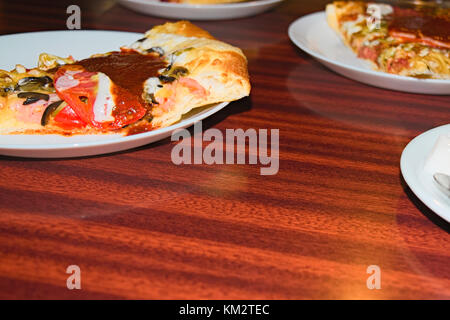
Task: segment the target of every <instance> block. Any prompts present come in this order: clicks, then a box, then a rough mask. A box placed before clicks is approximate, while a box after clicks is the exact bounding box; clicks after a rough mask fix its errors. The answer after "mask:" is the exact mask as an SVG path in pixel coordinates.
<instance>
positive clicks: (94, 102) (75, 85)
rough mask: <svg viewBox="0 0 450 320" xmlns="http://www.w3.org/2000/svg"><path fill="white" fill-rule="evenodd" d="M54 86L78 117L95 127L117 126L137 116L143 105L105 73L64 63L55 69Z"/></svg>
mask: <svg viewBox="0 0 450 320" xmlns="http://www.w3.org/2000/svg"><path fill="white" fill-rule="evenodd" d="M54 86H55V89H56V92H57V93H58V95H59V97H60V98H61V99H63V100H64V101H66V102H67V104H68V105H69V106H70V107H71V109H72V110H73V111H74V112H75V113H76V114H77V115H78V117H79V118H80V119H81V121H83V122H85V123H88V124H90V125H92V126H93V127H95V128H99V129H119V128H121V127H123V126H125V125H127V124H130V123H134V122H136V121H137V120H139V119H141V118H142V117H143V116H144V115H145V113H146V111H147V110H146V108H144V107H143V106H142V104H141V103H140V101H139V99H138V97H135V96H134V95H132V94H131V93H129V92H128V91H127V90H125V89H122V88H120V87H118V86H116V85H115V84H114V83H113V82H112V81H111V80H110V79H109V77H108V76H107V75H105V74H104V73H100V72H88V71H86V70H85V69H84V68H83V67H82V66H79V65H67V66H63V67H61V68H59V69H58V71H57V72H56V73H55V79H54Z"/></svg>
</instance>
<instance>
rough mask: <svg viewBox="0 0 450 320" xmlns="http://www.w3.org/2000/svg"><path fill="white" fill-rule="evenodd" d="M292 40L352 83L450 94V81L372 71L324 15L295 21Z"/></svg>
mask: <svg viewBox="0 0 450 320" xmlns="http://www.w3.org/2000/svg"><path fill="white" fill-rule="evenodd" d="M289 37H290V38H291V40H292V41H293V42H294V43H295V44H296V45H297V46H298V47H299V48H300V49H302V50H303V51H305V52H307V53H308V54H310V55H311V56H313V57H314V58H316V59H317V60H318V61H320V62H321V63H323V64H324V65H325V66H327V67H328V68H330V69H332V70H334V71H336V72H337V73H339V74H341V75H343V76H346V77H348V78H351V79H353V80H356V81H360V82H363V83H366V84H369V85H373V86H376V87H380V88H386V89H391V90H398V91H405V92H412V93H423V94H440V95H450V80H437V79H416V78H412V77H405V76H397V75H393V74H389V73H385V72H379V71H374V70H372V68H371V66H370V63H369V62H367V61H365V60H363V59H359V58H358V57H357V56H356V55H355V54H354V53H353V51H352V50H351V49H350V48H348V47H347V46H346V45H345V44H344V43H343V42H342V40H341V39H340V38H339V36H338V35H337V34H336V33H335V32H334V30H332V29H331V28H330V27H329V26H328V23H327V21H326V16H325V12H317V13H313V14H310V15H307V16H304V17H301V18H300V19H298V20H296V21H295V22H293V23H292V24H291V25H290V27H289Z"/></svg>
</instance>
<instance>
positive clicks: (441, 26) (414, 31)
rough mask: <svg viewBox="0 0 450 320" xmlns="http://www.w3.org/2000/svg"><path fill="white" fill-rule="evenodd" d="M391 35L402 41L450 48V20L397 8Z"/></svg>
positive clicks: (392, 22)
mask: <svg viewBox="0 0 450 320" xmlns="http://www.w3.org/2000/svg"><path fill="white" fill-rule="evenodd" d="M389 34H390V35H391V36H393V37H394V38H396V39H398V40H400V41H412V42H420V43H423V44H426V45H430V46H433V47H444V48H450V18H449V17H445V16H443V17H438V16H436V15H433V14H430V13H427V12H424V11H412V12H411V10H409V11H407V13H405V10H404V9H401V8H395V13H394V16H393V19H392V21H391V22H390V24H389Z"/></svg>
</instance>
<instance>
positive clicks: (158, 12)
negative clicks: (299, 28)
mask: <svg viewBox="0 0 450 320" xmlns="http://www.w3.org/2000/svg"><path fill="white" fill-rule="evenodd" d="M282 1H283V0H255V1H248V2H238V3H228V4H211V5H200V4H199V5H192V4H183V3H169V2H160V1H159V0H119V3H120V4H122V5H123V6H125V7H127V8H129V9H132V10H134V11H137V12H139V13H145V14H149V15H152V16H157V17H163V18H171V19H189V20H225V19H236V18H244V17H249V16H254V15H257V14H260V13H262V12H264V11H267V10H269V9H271V8H273V7H275V6H276V5H278V4H279V3H280V2H282Z"/></svg>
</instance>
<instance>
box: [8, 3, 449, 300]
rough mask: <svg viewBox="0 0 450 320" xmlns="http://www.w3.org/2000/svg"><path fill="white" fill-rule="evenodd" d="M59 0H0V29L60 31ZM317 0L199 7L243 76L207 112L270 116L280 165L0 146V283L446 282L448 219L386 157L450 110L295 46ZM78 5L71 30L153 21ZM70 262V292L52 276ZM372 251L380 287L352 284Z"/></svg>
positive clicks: (162, 146) (155, 149)
mask: <svg viewBox="0 0 450 320" xmlns="http://www.w3.org/2000/svg"><path fill="white" fill-rule="evenodd" d="M72 3H77V2H75V1H26V2H25V1H0V34H11V33H16V32H29V31H39V30H56V29H65V26H66V19H67V17H68V15H67V14H66V8H67V6H68V5H69V4H72ZM325 3H326V1H323V0H321V1H312V0H311V1H289V0H288V1H285V2H284V3H283V4H282V5H280V6H279V7H278V8H276V9H275V10H273V11H271V12H267V13H264V14H261V15H259V16H255V17H250V18H245V19H239V20H228V21H209V22H198V25H199V26H201V27H204V28H206V29H207V30H209V31H210V32H211V33H212V34H213V35H214V36H216V37H217V38H219V39H221V40H224V41H226V42H229V43H232V44H234V45H236V46H239V47H241V48H242V49H243V50H244V52H245V54H246V55H247V57H248V60H249V71H250V75H251V83H252V86H253V88H252V93H251V96H250V98H246V99H243V100H241V101H238V102H234V103H232V104H230V105H229V106H228V107H226V108H225V109H223V110H222V111H220V112H219V113H217V114H215V115H213V116H211V117H210V118H208V120H207V121H205V122H204V127H208V128H209V127H214V128H218V129H220V130H222V131H223V132H225V129H227V128H232V129H237V128H243V129H248V128H255V129H279V130H280V170H279V173H278V174H277V175H274V176H261V175H260V174H259V168H260V166H259V165H212V166H208V165H182V166H176V165H174V164H173V163H172V162H171V158H170V154H171V150H172V147H173V146H174V143H172V142H171V141H170V139H166V140H164V141H161V142H158V143H154V144H152V145H148V146H144V147H141V148H138V149H135V150H130V151H127V152H123V153H119V154H113V155H104V156H97V157H89V158H83V159H69V160H67V159H61V160H32V159H17V158H9V157H1V158H0V297H1V298H7V299H10V298H13V299H15V298H64V299H73V298H81V299H84V298H107V299H108V298H112V299H115V298H151V299H153V298H157V299H173V298H180V299H184V298H191V299H196V298H201V299H203V298H206V299H210V298H212V299H220V298H225V299H227V298H233V299H247V298H250V299H251V298H254V299H260V298H264V299H278V298H287V299H309V298H313V299H317V298H362V299H366V298H375V299H377V298H406V299H412V298H425V299H434V298H438V299H439V298H450V267H449V265H450V250H449V249H450V243H449V240H450V236H449V233H448V230H449V225H448V223H446V222H445V221H444V220H442V219H441V218H439V217H438V216H437V215H435V214H434V213H433V212H432V211H430V210H429V209H427V208H426V207H425V206H424V205H423V204H422V203H421V202H420V200H418V199H417V198H416V197H415V196H414V195H413V194H412V192H411V191H410V189H409V188H408V187H407V185H406V184H405V182H404V180H403V178H402V176H401V173H400V169H399V161H400V155H401V152H402V150H403V148H404V147H405V146H406V144H407V143H408V142H409V141H410V140H411V139H412V138H413V137H415V136H417V135H418V134H420V133H422V132H424V131H426V130H428V129H431V128H433V127H436V126H439V125H442V124H446V123H448V122H449V121H450V106H449V102H450V98H449V97H448V96H426V95H418V94H409V93H402V92H394V91H389V90H383V89H378V88H374V87H370V86H367V85H364V84H361V83H358V82H355V81H352V80H349V79H346V78H344V77H342V76H340V75H338V74H335V73H333V72H332V71H330V70H328V69H326V68H325V67H323V66H322V65H321V64H319V63H318V62H316V61H315V60H313V59H312V58H311V57H309V56H308V55H307V54H305V53H303V52H302V51H301V50H299V49H297V48H296V47H295V46H294V45H293V44H292V43H291V42H290V40H289V38H288V35H287V28H288V26H289V24H290V23H291V22H293V21H294V20H295V19H297V18H298V17H300V16H302V15H305V14H307V13H310V12H314V11H319V10H322V9H323V7H324V5H325ZM78 4H79V5H80V7H81V11H82V16H81V17H82V20H81V23H82V28H83V29H102V30H103V29H105V30H125V31H134V32H144V31H146V30H147V29H149V28H150V27H151V26H152V25H155V24H159V23H162V22H164V21H165V19H160V18H154V17H150V16H146V15H142V14H138V13H135V12H133V11H130V10H128V9H126V8H124V7H122V6H120V5H119V4H117V3H116V2H115V1H85V2H78ZM26 46H27V44H26V43H24V47H23V50H26V48H27V47H26ZM86 46H89V43H86ZM1 50H8V48H1ZM69 265H78V266H80V268H81V285H82V289H81V290H68V289H67V288H66V279H67V277H68V276H69V275H68V274H66V268H67V266H69ZM369 265H378V266H379V267H380V269H381V286H382V287H381V289H380V290H369V289H368V288H367V286H366V280H367V278H368V276H369V275H368V274H367V273H366V269H367V267H368V266H369Z"/></svg>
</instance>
